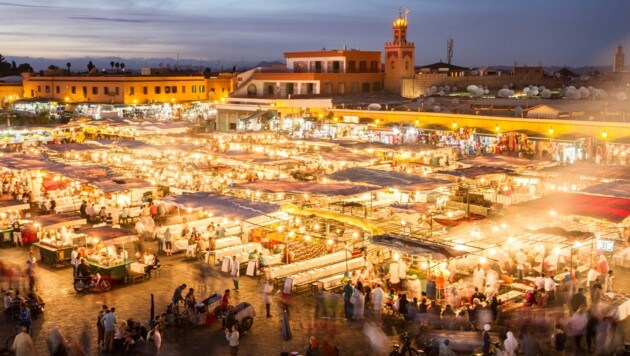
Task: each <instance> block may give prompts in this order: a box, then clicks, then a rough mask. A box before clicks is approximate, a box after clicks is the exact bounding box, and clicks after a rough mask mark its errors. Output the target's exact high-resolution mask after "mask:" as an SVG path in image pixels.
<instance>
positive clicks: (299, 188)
mask: <svg viewBox="0 0 630 356" xmlns="http://www.w3.org/2000/svg"><path fill="white" fill-rule="evenodd" d="M233 188H236V189H249V190H251V191H263V192H272V193H293V194H314V195H327V196H336V195H343V196H348V195H354V194H361V193H365V192H368V191H370V190H376V189H378V188H376V187H368V186H360V185H354V184H343V183H333V184H319V183H314V182H303V181H298V180H291V179H281V180H270V181H261V182H255V183H243V184H236V185H234V186H233Z"/></svg>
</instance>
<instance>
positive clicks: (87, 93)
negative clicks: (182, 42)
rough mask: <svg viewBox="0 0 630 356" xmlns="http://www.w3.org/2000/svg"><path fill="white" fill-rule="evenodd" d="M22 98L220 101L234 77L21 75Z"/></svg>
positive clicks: (87, 100) (154, 101) (51, 72)
mask: <svg viewBox="0 0 630 356" xmlns="http://www.w3.org/2000/svg"><path fill="white" fill-rule="evenodd" d="M22 84H23V88H24V98H41V99H51V100H58V101H60V102H68V103H86V102H89V103H106V104H147V103H179V102H190V101H206V100H221V99H225V98H227V95H228V94H229V93H230V92H231V91H232V89H233V75H231V74H221V75H219V76H217V77H210V78H206V77H204V76H203V75H201V74H192V73H191V74H188V75H178V73H176V72H174V73H171V74H164V75H151V74H149V75H116V74H106V75H94V74H93V73H92V74H89V75H64V74H63V72H54V71H49V72H47V73H44V75H34V74H31V73H24V74H23V82H22Z"/></svg>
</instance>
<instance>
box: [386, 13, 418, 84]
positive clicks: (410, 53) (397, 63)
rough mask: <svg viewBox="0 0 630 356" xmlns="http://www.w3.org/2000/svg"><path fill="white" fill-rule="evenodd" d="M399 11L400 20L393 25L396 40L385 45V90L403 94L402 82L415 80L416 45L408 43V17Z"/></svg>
mask: <svg viewBox="0 0 630 356" xmlns="http://www.w3.org/2000/svg"><path fill="white" fill-rule="evenodd" d="M408 14H409V10H405V17H403V14H402V9H400V8H399V9H398V18H397V19H396V20H395V21H394V23H393V24H392V30H393V34H394V38H393V41H392V42H388V43H385V90H386V91H389V92H392V93H398V94H401V88H402V80H403V79H413V77H414V65H415V50H416V49H415V45H414V43H413V42H407V15H408Z"/></svg>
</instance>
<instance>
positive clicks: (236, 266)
mask: <svg viewBox="0 0 630 356" xmlns="http://www.w3.org/2000/svg"><path fill="white" fill-rule="evenodd" d="M240 268H241V265H240V263H239V262H238V260H237V257H236V255H234V256H232V268H231V270H230V275H231V276H232V282H233V283H234V290H235V291H237V292H238V277H239V276H240V275H241V271H240Z"/></svg>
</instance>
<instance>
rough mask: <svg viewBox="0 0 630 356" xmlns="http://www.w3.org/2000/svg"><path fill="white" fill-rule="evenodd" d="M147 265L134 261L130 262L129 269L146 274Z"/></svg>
mask: <svg viewBox="0 0 630 356" xmlns="http://www.w3.org/2000/svg"><path fill="white" fill-rule="evenodd" d="M146 267H147V265H145V264H144V263H140V262H133V263H131V264H129V271H130V272H133V273H138V274H145V273H146Z"/></svg>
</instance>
